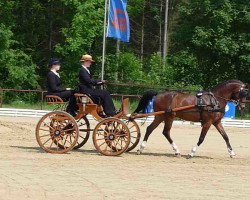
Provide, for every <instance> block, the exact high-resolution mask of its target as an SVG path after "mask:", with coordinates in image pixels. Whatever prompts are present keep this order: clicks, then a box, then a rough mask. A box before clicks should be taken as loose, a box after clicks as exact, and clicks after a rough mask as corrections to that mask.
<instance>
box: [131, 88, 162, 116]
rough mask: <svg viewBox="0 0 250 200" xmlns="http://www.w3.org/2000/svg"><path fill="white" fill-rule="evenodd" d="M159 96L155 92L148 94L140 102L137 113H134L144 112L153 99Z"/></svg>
mask: <svg viewBox="0 0 250 200" xmlns="http://www.w3.org/2000/svg"><path fill="white" fill-rule="evenodd" d="M156 95H157V92H154V91H149V92H146V93H145V94H144V95H143V96H142V98H141V99H140V102H139V104H138V106H137V108H136V109H135V111H134V112H133V113H140V112H141V111H142V112H143V111H144V110H145V108H146V107H147V106H148V103H149V102H150V101H151V100H152V99H153V97H154V96H156Z"/></svg>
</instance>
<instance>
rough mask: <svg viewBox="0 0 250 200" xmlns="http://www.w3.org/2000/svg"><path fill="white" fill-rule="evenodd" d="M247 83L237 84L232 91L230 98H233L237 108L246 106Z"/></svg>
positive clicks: (241, 108)
mask: <svg viewBox="0 0 250 200" xmlns="http://www.w3.org/2000/svg"><path fill="white" fill-rule="evenodd" d="M248 89H249V85H248V84H244V83H242V84H238V87H236V89H235V90H234V91H233V92H232V96H231V99H232V100H234V101H235V102H236V104H237V106H238V108H239V110H243V109H244V108H245V107H246V99H247V96H248Z"/></svg>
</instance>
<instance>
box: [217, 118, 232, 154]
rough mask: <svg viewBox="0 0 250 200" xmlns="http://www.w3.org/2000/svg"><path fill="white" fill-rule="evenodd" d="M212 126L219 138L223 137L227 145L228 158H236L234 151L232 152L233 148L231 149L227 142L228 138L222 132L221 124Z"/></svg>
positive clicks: (224, 132) (223, 131)
mask: <svg viewBox="0 0 250 200" xmlns="http://www.w3.org/2000/svg"><path fill="white" fill-rule="evenodd" d="M214 126H215V128H216V129H217V130H218V131H219V133H220V134H221V136H222V137H223V139H224V140H225V142H226V144H227V150H228V153H229V156H230V157H231V158H234V157H235V156H236V154H235V153H234V151H233V148H232V146H231V144H230V142H229V138H228V136H227V133H226V131H225V130H224V128H223V126H222V124H221V122H219V123H216V124H214Z"/></svg>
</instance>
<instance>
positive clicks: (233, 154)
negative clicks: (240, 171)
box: [227, 148, 236, 157]
mask: <svg viewBox="0 0 250 200" xmlns="http://www.w3.org/2000/svg"><path fill="white" fill-rule="evenodd" d="M227 150H228V153H229V155H230V157H234V156H236V154H235V153H234V151H233V149H232V150H231V149H229V148H228V149H227Z"/></svg>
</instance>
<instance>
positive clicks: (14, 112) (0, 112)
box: [0, 108, 250, 128]
mask: <svg viewBox="0 0 250 200" xmlns="http://www.w3.org/2000/svg"><path fill="white" fill-rule="evenodd" d="M48 112H50V111H46V110H28V109H13V108H0V116H8V117H34V118H40V117H42V116H43V115H45V114H46V113H48ZM88 119H89V120H93V117H92V116H88ZM153 120H154V117H147V118H142V119H137V120H136V121H137V122H139V123H151V122H152V121H153ZM174 124H179V125H188V124H194V125H200V123H192V122H187V121H174ZM222 124H223V125H224V126H227V127H239V128H250V120H232V119H223V120H222Z"/></svg>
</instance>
